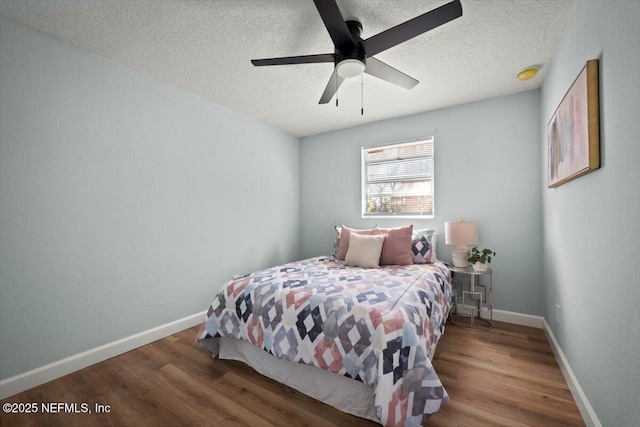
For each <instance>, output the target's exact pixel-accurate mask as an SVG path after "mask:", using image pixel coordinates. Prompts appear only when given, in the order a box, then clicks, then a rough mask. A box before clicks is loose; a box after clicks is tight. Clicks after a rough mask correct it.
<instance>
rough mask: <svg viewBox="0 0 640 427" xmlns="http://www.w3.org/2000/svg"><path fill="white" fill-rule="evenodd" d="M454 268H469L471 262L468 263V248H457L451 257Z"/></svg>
mask: <svg viewBox="0 0 640 427" xmlns="http://www.w3.org/2000/svg"><path fill="white" fill-rule="evenodd" d="M451 260H452V261H453V265H454V267H458V268H467V267H469V261H467V247H466V246H456V248H455V249H454V250H453V254H452V255H451Z"/></svg>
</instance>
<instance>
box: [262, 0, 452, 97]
mask: <svg viewBox="0 0 640 427" xmlns="http://www.w3.org/2000/svg"><path fill="white" fill-rule="evenodd" d="M313 2H314V3H315V5H316V8H317V9H318V13H320V17H321V18H322V21H323V22H324V25H325V27H326V28H327V31H328V32H329V36H330V37H331V40H332V41H333V45H334V46H335V50H334V53H324V54H317V55H302V56H289V57H282V58H267V59H252V60H251V63H252V64H253V65H255V66H256V67H261V66H265V65H290V64H313V63H321V62H333V63H334V64H335V67H334V70H333V74H332V75H331V78H330V79H329V82H328V83H327V87H326V88H325V90H324V93H323V94H322V96H321V97H320V104H326V103H328V102H329V101H330V100H331V98H333V96H334V95H335V93H336V92H337V91H338V88H339V87H340V85H341V84H342V82H343V81H344V79H346V78H350V77H356V76H359V75H361V74H362V72H365V73H367V74H369V75H372V76H374V77H377V78H379V79H382V80H385V81H388V82H390V83H393V84H395V85H398V86H401V87H403V88H406V89H411V88H413V87H414V86H415V85H417V84H418V80H416V79H414V78H413V77H410V76H408V75H406V74H404V73H403V72H401V71H398V70H396V69H395V68H393V67H391V66H389V65H387V64H385V63H384V62H382V61H379V60H378V59H376V58H374V57H373V55H376V54H378V53H380V52H382V51H384V50H387V49H389V48H392V47H394V46H396V45H399V44H400V43H403V42H405V41H407V40H409V39H412V38H414V37H416V36H419V35H420V34H423V33H426V32H427V31H429V30H432V29H434V28H436V27H439V26H440V25H443V24H446V23H447V22H449V21H453V20H454V19H456V18H459V17H460V16H462V5H461V4H460V0H454V1H452V2H450V3H447V4H445V5H443V6H440V7H438V8H436V9H433V10H431V11H429V12H427V13H425V14H423V15H420V16H418V17H416V18H413V19H410V20H409V21H406V22H403V23H402V24H399V25H396V26H395V27H392V28H389V29H388V30H386V31H383V32H381V33H378V34H376V35H375V36H371V37H369V38H368V39H366V40H362V38H361V37H360V33H361V32H362V24H360V22H358V21H345V20H344V18H343V17H342V14H341V13H340V9H338V5H337V4H336V1H335V0H313Z"/></svg>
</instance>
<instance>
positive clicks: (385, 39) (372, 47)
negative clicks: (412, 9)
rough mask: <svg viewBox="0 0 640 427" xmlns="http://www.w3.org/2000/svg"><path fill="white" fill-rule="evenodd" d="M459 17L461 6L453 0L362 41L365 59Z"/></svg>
mask: <svg viewBox="0 0 640 427" xmlns="http://www.w3.org/2000/svg"><path fill="white" fill-rule="evenodd" d="M461 16H462V5H461V4H460V0H454V1H452V2H450V3H447V4H445V5H443V6H440V7H439V8H437V9H433V10H432V11H430V12H427V13H425V14H423V15H420V16H418V17H416V18H413V19H410V20H408V21H407V22H403V23H402V24H400V25H396V26H395V27H392V28H389V29H388V30H386V31H383V32H381V33H378V34H376V35H375V36H371V37H369V38H368V39H366V40H363V41H362V46H363V47H364V51H365V53H366V54H367V57H370V56H373V55H375V54H377V53H380V52H382V51H384V50H387V49H389V48H391V47H393V46H396V45H399V44H400V43H402V42H405V41H407V40H410V39H412V38H414V37H416V36H419V35H420V34H423V33H426V32H427V31H429V30H432V29H434V28H436V27H439V26H440V25H442V24H446V23H447V22H449V21H453V20H454V19H456V18H459V17H461Z"/></svg>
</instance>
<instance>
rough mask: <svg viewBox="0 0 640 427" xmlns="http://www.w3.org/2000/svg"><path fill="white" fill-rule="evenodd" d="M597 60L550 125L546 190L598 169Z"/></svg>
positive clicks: (575, 84) (578, 80)
mask: <svg viewBox="0 0 640 427" xmlns="http://www.w3.org/2000/svg"><path fill="white" fill-rule="evenodd" d="M598 102H599V101H598V60H597V59H592V60H590V61H588V62H587V64H586V65H585V67H584V68H583V69H582V71H581V72H580V74H579V75H578V78H576V80H575V81H574V82H573V85H571V88H570V89H569V91H568V92H567V94H566V95H565V96H564V98H563V99H562V101H561V102H560V105H559V106H558V108H557V109H556V111H555V113H554V114H553V117H551V121H549V125H548V127H547V129H548V136H549V159H548V160H549V168H548V169H549V181H548V183H549V187H550V188H552V187H557V186H559V185H562V184H564V183H565V182H568V181H570V180H572V179H575V178H577V177H579V176H581V175H584V174H585V173H588V172H591V171H592V170H594V169H598V168H599V167H600V141H599V140H600V138H599V132H600V131H599V108H598Z"/></svg>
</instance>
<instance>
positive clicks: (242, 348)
mask: <svg viewBox="0 0 640 427" xmlns="http://www.w3.org/2000/svg"><path fill="white" fill-rule="evenodd" d="M216 340H218V342H217V343H216V342H215V341H216ZM205 341H207V342H206V343H205V342H203V343H202V344H205V345H206V347H207V348H209V350H211V352H212V353H213V354H214V355H215V354H217V355H218V358H220V359H231V360H238V361H240V362H244V363H246V364H247V365H249V366H251V367H252V368H253V369H254V370H255V371H256V372H258V373H260V374H262V375H264V376H265V377H268V378H271V379H273V380H275V381H278V382H279V383H282V384H285V385H287V386H289V387H291V388H293V389H295V390H298V391H299V392H301V393H304V394H306V395H307V396H311V397H313V398H314V399H316V400H319V401H321V402H324V403H326V404H327V405H330V406H333V407H334V408H337V409H339V410H340V411H342V412H346V413H348V414H351V415H355V416H358V417H361V418H366V419H369V420H372V421H375V422H378V423H379V422H380V421H379V420H378V417H377V416H376V411H375V407H374V399H373V390H372V389H371V388H370V387H369V386H367V385H366V384H364V383H363V382H360V381H356V380H353V379H350V378H347V377H344V376H341V375H337V374H334V373H333V372H329V371H324V370H322V369H319V368H316V367H314V366H308V365H305V364H302V363H294V362H290V361H288V360H281V359H278V358H276V357H275V356H273V355H271V354H269V353H267V352H266V351H264V350H262V349H260V348H258V347H256V346H254V345H253V344H251V343H248V342H246V341H242V340H238V339H235V338H226V337H222V338H217V339H214V338H207V339H206V340H205Z"/></svg>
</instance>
